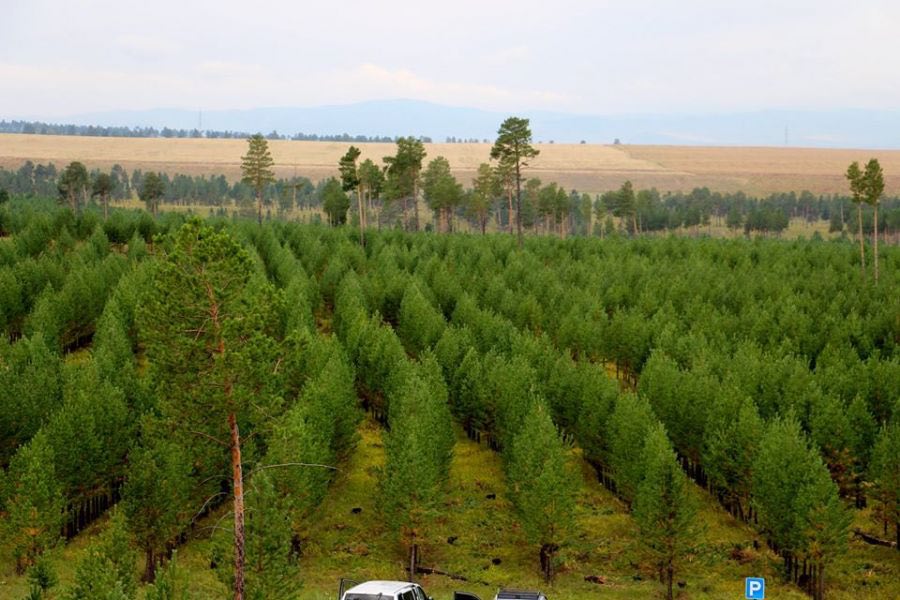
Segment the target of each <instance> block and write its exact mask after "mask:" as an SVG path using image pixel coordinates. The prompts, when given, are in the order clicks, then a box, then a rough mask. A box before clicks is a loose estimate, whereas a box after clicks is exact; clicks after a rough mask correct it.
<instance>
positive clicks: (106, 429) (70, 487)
mask: <svg viewBox="0 0 900 600" xmlns="http://www.w3.org/2000/svg"><path fill="white" fill-rule="evenodd" d="M45 430H46V432H47V439H48V442H49V443H50V445H51V446H52V447H53V450H54V457H55V458H54V461H55V467H56V476H57V477H58V478H59V481H60V483H61V484H62V486H63V489H64V490H65V493H66V495H67V497H70V498H73V497H80V496H88V495H89V494H90V493H91V492H92V491H94V490H95V489H99V488H104V487H106V486H109V485H110V483H111V482H112V481H113V479H114V478H115V476H117V475H120V474H121V472H122V466H123V465H122V459H123V458H124V457H125V454H126V452H127V450H128V445H129V440H130V438H131V436H132V435H133V432H134V423H133V422H132V421H131V420H130V415H129V411H128V406H127V404H126V402H125V396H124V394H123V393H122V391H121V390H120V389H118V388H116V387H115V386H114V385H112V384H111V383H110V382H108V381H104V380H102V379H101V377H100V374H99V372H98V370H97V366H96V365H95V364H94V363H93V362H88V363H85V364H81V365H78V366H77V367H76V366H67V369H66V371H65V377H64V385H63V404H62V406H61V407H60V409H59V410H57V411H56V412H55V413H53V415H52V416H51V417H50V419H49V420H48V422H47V424H46V425H45Z"/></svg>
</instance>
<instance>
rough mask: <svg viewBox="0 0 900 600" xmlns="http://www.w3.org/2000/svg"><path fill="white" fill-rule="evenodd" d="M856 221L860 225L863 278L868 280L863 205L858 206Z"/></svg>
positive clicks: (860, 257)
mask: <svg viewBox="0 0 900 600" xmlns="http://www.w3.org/2000/svg"><path fill="white" fill-rule="evenodd" d="M856 220H857V222H858V225H859V260H860V264H861V265H862V276H863V279H865V278H866V244H865V241H864V239H863V226H862V204H857V205H856Z"/></svg>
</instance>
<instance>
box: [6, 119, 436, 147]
mask: <svg viewBox="0 0 900 600" xmlns="http://www.w3.org/2000/svg"><path fill="white" fill-rule="evenodd" d="M0 133H24V134H37V135H77V136H87V137H126V138H194V139H196V138H208V139H246V138H248V137H250V135H251V134H249V133H247V132H243V131H229V130H214V129H199V128H193V129H179V128H171V127H163V128H156V127H127V126H102V125H73V124H58V123H45V122H43V121H16V120H12V121H6V120H0ZM266 138H267V139H270V140H293V141H301V142H357V143H369V144H390V143H393V142H395V141H396V140H397V137H391V136H383V135H373V136H368V135H350V134H348V133H340V134H315V133H303V132H297V133H294V134H291V135H285V134H280V133H278V132H277V131H271V132H270V133H268V134H267V135H266ZM421 139H422V140H423V141H424V142H426V143H430V142H431V138H430V137H427V136H423V137H422V138H421Z"/></svg>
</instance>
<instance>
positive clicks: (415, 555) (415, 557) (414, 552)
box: [409, 543, 419, 581]
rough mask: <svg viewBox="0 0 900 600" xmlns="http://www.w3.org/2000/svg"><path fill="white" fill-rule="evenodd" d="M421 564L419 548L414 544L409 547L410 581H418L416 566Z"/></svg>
mask: <svg viewBox="0 0 900 600" xmlns="http://www.w3.org/2000/svg"><path fill="white" fill-rule="evenodd" d="M418 562H419V547H418V546H417V545H416V544H415V543H413V544H411V545H410V547H409V580H410V581H415V580H416V565H417V563H418Z"/></svg>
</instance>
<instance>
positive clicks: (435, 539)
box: [0, 420, 900, 600]
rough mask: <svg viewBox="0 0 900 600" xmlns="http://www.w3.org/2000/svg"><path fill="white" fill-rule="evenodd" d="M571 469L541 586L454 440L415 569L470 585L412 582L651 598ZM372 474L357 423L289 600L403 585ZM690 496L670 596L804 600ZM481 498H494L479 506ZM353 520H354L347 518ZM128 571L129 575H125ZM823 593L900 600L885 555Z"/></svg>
mask: <svg viewBox="0 0 900 600" xmlns="http://www.w3.org/2000/svg"><path fill="white" fill-rule="evenodd" d="M573 460H576V461H578V464H579V465H580V466H581V475H582V479H583V485H582V488H581V491H580V493H579V497H578V504H577V509H576V510H577V513H576V528H575V531H573V533H572V536H571V538H570V541H569V543H568V544H567V545H566V546H565V547H564V549H563V550H562V553H561V565H560V569H559V572H558V575H557V578H556V580H555V581H554V583H553V584H552V585H547V584H545V583H544V582H543V581H542V580H541V578H540V575H539V565H538V548H537V546H535V545H532V544H529V543H528V542H527V540H526V539H525V536H524V534H523V532H522V530H521V528H520V527H519V526H518V524H517V523H516V519H515V514H514V511H513V509H512V506H511V505H510V503H509V501H508V499H507V498H506V489H505V485H504V483H503V481H504V479H503V473H502V465H501V461H500V457H499V455H497V454H495V453H493V452H491V451H490V450H489V449H488V448H487V447H486V446H483V445H478V444H475V443H474V442H471V441H470V440H468V439H467V438H466V437H465V436H464V435H462V434H461V433H459V434H458V441H457V444H456V447H455V452H454V458H453V464H452V468H451V473H450V478H449V481H448V482H447V491H446V496H445V498H444V501H443V504H442V507H441V510H440V513H441V514H440V515H439V516H438V517H437V518H436V519H435V521H434V529H433V532H432V536H431V539H432V543H430V544H428V545H426V546H425V547H424V548H423V549H422V552H423V554H422V564H423V565H426V566H430V567H436V568H439V569H441V570H443V571H446V572H448V573H453V574H457V575H460V576H463V577H465V578H467V579H468V580H469V581H456V580H453V579H450V578H449V577H445V576H438V575H429V576H423V577H421V578H420V582H421V583H422V585H423V586H424V587H425V589H426V591H428V593H429V594H431V595H433V596H434V598H435V600H444V599H449V598H450V597H451V596H452V592H453V590H466V591H470V592H474V593H476V594H478V595H480V596H481V597H482V599H483V600H490V599H492V598H493V594H494V592H495V591H496V589H497V588H498V587H501V586H518V587H534V588H541V589H543V590H544V591H545V592H546V593H547V594H548V595H549V597H550V598H552V600H581V599H583V598H590V597H599V598H611V599H622V600H624V599H644V598H654V597H657V596H658V594H659V593H660V591H661V586H660V585H659V584H658V583H656V581H655V580H654V576H653V572H652V570H651V569H650V568H649V567H648V565H647V564H646V562H645V561H643V560H642V551H641V547H640V544H639V540H638V536H637V530H636V528H635V525H634V523H633V521H632V519H631V517H630V515H629V514H628V513H627V510H626V508H625V506H624V505H623V504H622V503H621V502H620V501H619V500H618V499H617V498H615V497H614V496H613V495H612V494H610V493H609V492H608V491H607V490H606V489H605V488H603V486H601V485H600V484H599V482H598V481H597V478H596V477H595V475H594V471H593V469H592V468H591V467H590V466H588V465H587V463H585V462H584V461H583V460H581V457H580V454H579V452H578V451H577V450H574V451H573ZM383 464H384V448H383V445H382V433H381V430H380V428H379V427H378V425H377V424H375V423H374V422H373V421H371V420H366V422H365V423H364V424H363V425H362V426H361V428H360V439H359V444H358V446H357V448H356V450H355V451H354V452H353V453H352V454H351V456H350V457H349V458H348V459H347V461H346V463H345V464H344V465H342V467H341V471H340V473H339V474H338V476H337V478H336V480H335V482H334V483H333V485H332V487H331V489H330V491H329V494H328V497H327V499H326V501H325V502H324V503H323V505H322V506H321V507H320V509H319V510H318V512H317V513H316V514H314V515H312V517H311V518H310V519H309V520H308V529H307V530H306V532H305V534H304V535H303V538H304V539H303V555H302V557H301V559H300V561H299V564H298V565H297V571H296V575H295V577H294V584H295V586H296V588H297V589H298V592H297V596H296V597H297V598H303V599H309V600H333V599H334V597H335V595H336V591H337V586H338V580H339V579H340V578H341V577H348V578H351V579H354V580H360V581H361V580H366V579H406V573H405V570H404V558H405V554H404V551H403V548H402V547H401V546H400V544H399V541H398V539H397V537H396V536H395V535H394V533H393V532H392V531H390V530H389V529H388V528H387V527H386V526H385V525H384V523H383V521H382V519H381V518H380V516H379V514H378V509H377V506H378V472H379V469H380V467H381V466H382V465H383ZM695 493H696V495H697V499H698V502H699V503H700V507H701V508H700V520H701V521H702V522H703V523H704V530H703V533H702V534H701V535H700V536H699V538H698V540H697V551H696V553H695V554H693V555H691V556H688V557H685V561H684V567H683V570H682V571H681V573H679V574H678V576H677V580H679V581H684V582H686V586H685V587H684V588H680V589H679V595H680V597H681V598H684V599H696V600H720V599H725V598H741V597H742V594H743V579H744V577H748V576H762V577H765V578H766V581H767V588H768V596H767V597H769V598H776V599H788V600H791V599H796V600H800V599H803V598H807V596H806V595H805V594H803V593H802V592H801V591H800V590H799V589H797V588H796V587H794V586H789V585H784V584H781V583H780V582H779V569H780V567H781V561H780V560H779V559H778V558H777V557H776V556H775V555H774V554H773V553H772V552H770V551H767V550H761V551H754V550H752V542H753V540H754V539H759V536H758V535H757V534H756V533H755V532H754V531H753V530H752V529H751V528H750V527H749V526H747V525H744V524H742V523H740V522H738V521H736V520H735V519H733V518H732V517H731V516H730V515H728V514H727V513H726V512H725V511H723V510H722V509H721V508H720V507H719V506H718V505H717V504H716V503H715V502H714V501H713V500H712V498H710V496H709V495H707V494H706V493H704V492H703V491H701V490H700V489H699V488H695ZM491 494H495V495H496V498H495V499H489V498H488V496H489V495H491ZM355 508H359V509H362V510H361V512H358V513H356V514H354V512H353V509H355ZM227 510H228V507H227V506H226V507H223V508H222V509H220V511H219V513H218V514H214V515H212V516H210V517H209V518H208V519H207V520H206V521H205V522H204V523H201V524H200V527H199V528H198V531H197V532H195V533H197V534H198V535H199V536H201V537H200V539H194V540H192V541H191V542H189V543H188V544H186V545H185V546H184V547H183V548H181V549H180V550H179V563H180V565H181V566H182V567H183V568H184V569H186V570H187V571H188V572H189V574H190V577H189V582H190V597H191V598H196V599H201V600H203V599H210V600H211V599H218V598H225V597H228V595H229V592H228V590H227V589H226V588H225V586H224V585H223V584H222V583H221V582H219V580H218V579H217V577H216V575H215V573H214V572H213V571H212V570H211V569H210V568H209V566H210V565H209V541H208V540H207V539H203V538H202V536H203V534H204V530H203V529H202V528H204V527H206V528H209V527H211V526H213V525H214V524H215V523H216V522H217V521H218V520H219V519H220V518H221V517H223V516H224V519H225V520H226V521H227V515H225V513H226V512H227ZM105 524H106V520H105V519H102V520H101V521H99V522H98V523H95V524H94V525H93V526H91V527H90V528H89V529H88V530H87V531H86V532H84V533H83V534H81V535H79V536H78V537H76V538H75V539H74V540H72V541H71V542H70V543H69V544H67V545H65V546H63V547H60V548H57V549H56V550H54V551H52V552H51V553H50V560H51V563H52V564H53V565H54V566H55V568H56V569H57V572H58V574H59V577H60V581H61V584H66V583H68V582H70V581H71V580H72V577H73V574H74V564H75V562H76V561H77V559H78V558H79V557H80V556H82V555H83V554H84V552H85V548H86V547H87V545H88V543H89V542H90V541H91V540H92V539H93V538H94V537H96V535H97V533H98V532H99V531H101V530H102V528H103V527H104V526H105ZM855 526H859V527H864V528H865V529H866V530H868V531H870V532H872V533H877V528H876V527H873V525H872V521H871V519H870V518H869V516H868V515H867V514H866V513H865V512H861V513H858V514H857V523H855ZM450 537H456V540H455V541H454V542H453V543H452V544H449V543H447V540H448V538H450ZM735 546H739V547H741V548H743V549H744V552H743V555H742V556H741V559H740V560H736V559H735V558H733V557H732V552H733V549H734V548H735ZM493 559H499V560H500V562H499V564H493V562H492V561H493ZM139 568H140V565H139V564H136V565H135V569H136V571H137V570H138V569H139ZM588 575H596V576H600V577H603V578H604V579H605V583H604V584H594V583H588V582H586V581H585V580H584V578H585V576H588ZM828 583H829V589H828V598H830V599H836V600H850V599H854V600H855V599H858V598H874V599H881V598H885V599H896V598H900V556H898V554H897V552H896V551H894V550H891V549H888V548H880V547H874V546H869V545H865V544H863V543H861V542H859V541H851V545H850V551H849V552H848V553H847V555H846V556H844V557H842V558H841V559H840V561H839V562H838V564H837V565H836V566H835V568H834V569H833V570H832V572H831V575H830V577H829V580H828ZM26 592H27V580H26V578H25V577H22V576H17V575H15V572H14V569H13V561H12V559H11V556H10V555H9V550H8V548H3V549H0V598H11V599H16V598H23V597H24V596H25V594H26Z"/></svg>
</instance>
